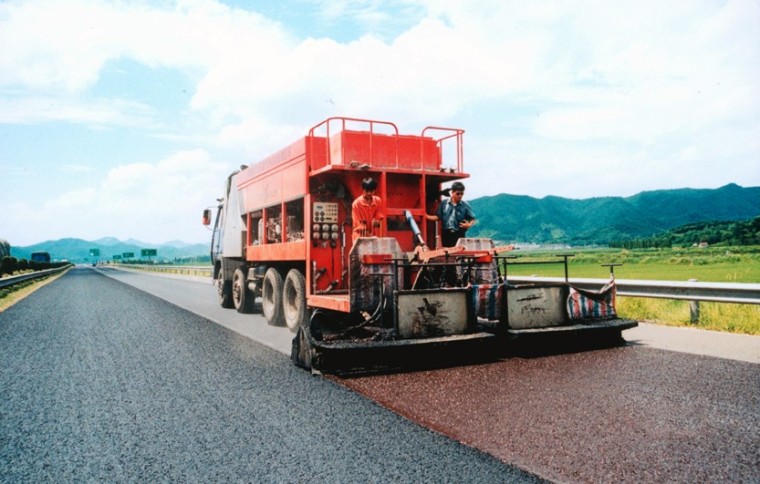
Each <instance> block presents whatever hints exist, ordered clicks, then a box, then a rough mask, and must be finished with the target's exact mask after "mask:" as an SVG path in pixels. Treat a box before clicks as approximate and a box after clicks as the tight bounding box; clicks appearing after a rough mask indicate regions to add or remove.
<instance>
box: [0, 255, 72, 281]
mask: <svg viewBox="0 0 760 484" xmlns="http://www.w3.org/2000/svg"><path fill="white" fill-rule="evenodd" d="M65 265H68V262H38V261H33V260H26V259H16V258H15V257H11V256H5V257H3V258H2V259H0V277H2V276H4V275H5V274H8V275H11V276H12V275H13V274H14V273H16V272H27V271H30V270H31V271H43V270H45V269H55V268H58V267H63V266H65Z"/></svg>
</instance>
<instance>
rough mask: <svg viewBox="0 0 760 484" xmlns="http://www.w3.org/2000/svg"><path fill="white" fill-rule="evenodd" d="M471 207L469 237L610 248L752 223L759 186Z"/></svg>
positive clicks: (514, 198)
mask: <svg viewBox="0 0 760 484" xmlns="http://www.w3.org/2000/svg"><path fill="white" fill-rule="evenodd" d="M470 204H471V205H472V208H473V210H474V212H475V214H476V215H477V216H478V224H477V225H476V226H475V227H474V228H473V229H472V230H471V231H470V233H469V235H471V236H484V237H492V238H494V239H497V240H500V241H504V242H532V243H565V244H572V245H584V244H607V243H609V242H610V241H613V240H623V239H628V238H642V237H650V236H653V235H656V234H658V233H661V232H663V231H665V230H668V229H671V228H675V227H679V226H682V225H686V224H689V223H694V222H701V221H708V220H709V221H724V220H749V219H751V218H753V217H756V216H757V215H760V187H750V188H743V187H740V186H739V185H736V184H730V185H726V186H723V187H721V188H717V189H692V188H682V189H677V190H656V191H649V192H642V193H639V194H637V195H634V196H631V197H627V198H623V197H599V198H589V199H583V200H573V199H568V198H561V197H554V196H548V197H544V198H541V199H537V198H533V197H528V196H519V195H507V194H501V195H495V196H492V197H482V198H477V199H473V200H471V201H470Z"/></svg>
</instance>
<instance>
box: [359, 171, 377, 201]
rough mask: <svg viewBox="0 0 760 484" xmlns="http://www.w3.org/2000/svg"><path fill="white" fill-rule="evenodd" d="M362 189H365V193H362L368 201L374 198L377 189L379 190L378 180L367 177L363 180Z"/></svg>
mask: <svg viewBox="0 0 760 484" xmlns="http://www.w3.org/2000/svg"><path fill="white" fill-rule="evenodd" d="M362 190H364V193H363V194H362V195H363V196H364V198H366V199H367V200H368V201H369V200H372V196H373V195H374V194H375V190H377V182H376V181H375V179H374V178H371V177H367V178H365V179H364V180H362Z"/></svg>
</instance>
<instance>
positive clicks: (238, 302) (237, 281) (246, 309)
mask: <svg viewBox="0 0 760 484" xmlns="http://www.w3.org/2000/svg"><path fill="white" fill-rule="evenodd" d="M255 300H256V296H254V295H253V293H252V292H251V291H249V290H248V282H247V281H246V280H245V274H243V271H242V270H240V269H235V273H234V274H233V275H232V302H233V303H234V305H235V309H236V310H237V312H239V313H250V312H252V311H253V302H254V301H255Z"/></svg>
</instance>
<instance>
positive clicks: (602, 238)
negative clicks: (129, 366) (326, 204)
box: [11, 183, 760, 262]
mask: <svg viewBox="0 0 760 484" xmlns="http://www.w3.org/2000/svg"><path fill="white" fill-rule="evenodd" d="M469 203H470V204H471V206H472V209H473V211H474V212H475V214H476V216H477V218H478V223H477V224H476V225H475V226H474V227H473V228H472V229H471V230H470V231H469V232H468V236H470V237H490V238H493V239H495V240H496V241H499V242H501V243H534V244H567V245H606V244H609V243H610V242H613V241H620V240H627V239H636V238H645V237H651V236H654V235H657V234H659V233H661V232H663V231H666V230H669V229H673V228H676V227H680V226H682V225H686V224H690V223H695V222H708V221H739V220H749V219H752V218H754V217H757V216H758V215H760V187H748V188H745V187H741V186H739V185H736V184H733V183H732V184H729V185H726V186H723V187H720V188H716V189H693V188H681V189H675V190H654V191H647V192H641V193H638V194H636V195H633V196H631V197H598V198H588V199H580V200H576V199H569V198H562V197H556V196H547V197H544V198H540V199H539V198H533V197H528V196H521V195H509V194H500V195H494V196H491V197H481V198H475V199H473V200H471V201H470V202H469ZM91 249H99V250H100V256H99V258H98V260H110V259H111V258H112V257H113V255H116V254H118V255H122V254H124V253H125V252H132V253H134V254H135V258H136V259H140V251H141V249H156V250H157V256H156V257H155V258H154V259H153V260H161V261H165V260H170V261H171V260H174V259H182V258H195V257H203V256H208V253H209V244H188V243H186V242H182V241H171V242H166V243H164V244H160V245H155V244H147V243H144V242H141V241H138V240H133V239H130V240H127V241H120V240H118V239H115V238H113V237H106V238H102V239H98V240H94V241H86V240H82V239H73V238H68V239H60V240H54V241H47V242H42V243H39V244H34V245H30V246H27V247H11V255H12V256H13V257H16V258H18V259H21V258H24V259H27V260H29V259H30V258H31V254H32V252H37V251H45V252H49V253H50V254H51V256H52V257H53V259H57V260H61V259H67V260H70V261H72V262H84V261H92V260H93V259H94V258H93V257H91V256H90V250H91Z"/></svg>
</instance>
